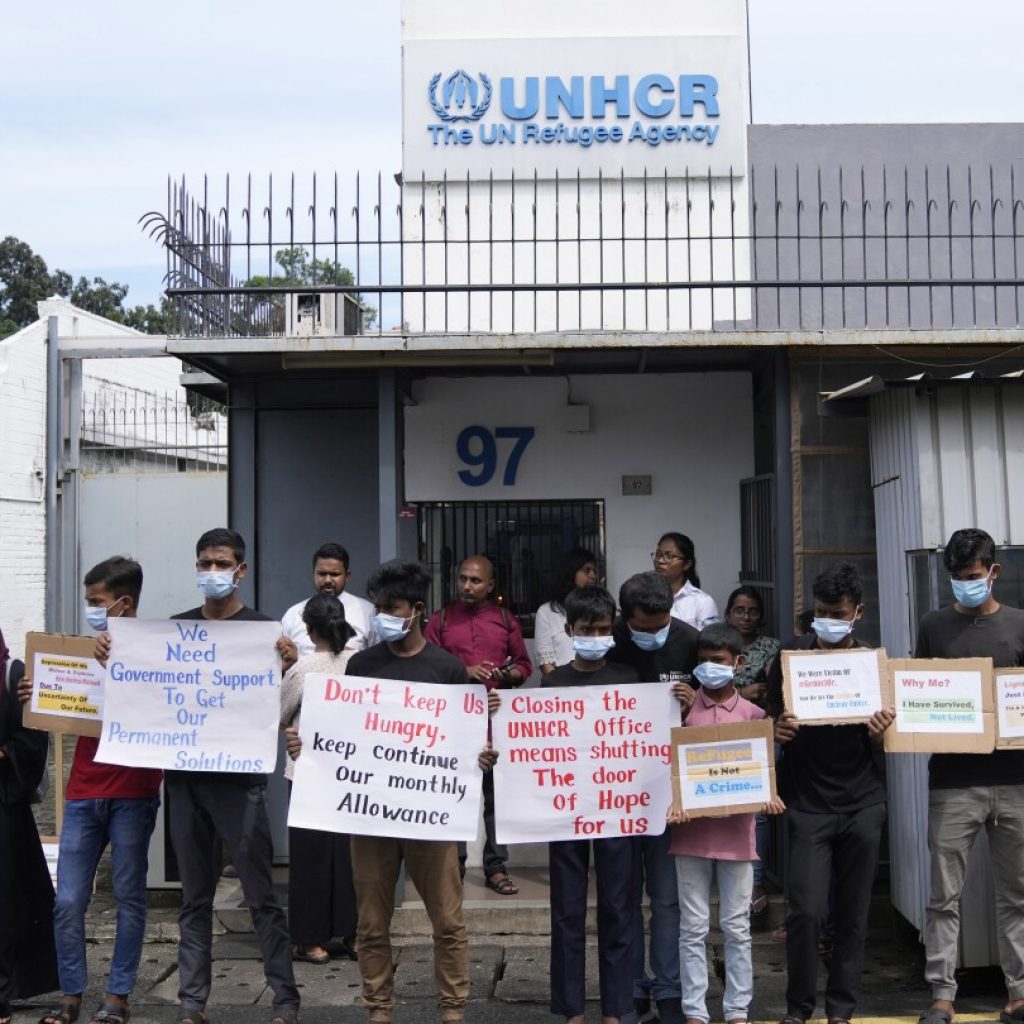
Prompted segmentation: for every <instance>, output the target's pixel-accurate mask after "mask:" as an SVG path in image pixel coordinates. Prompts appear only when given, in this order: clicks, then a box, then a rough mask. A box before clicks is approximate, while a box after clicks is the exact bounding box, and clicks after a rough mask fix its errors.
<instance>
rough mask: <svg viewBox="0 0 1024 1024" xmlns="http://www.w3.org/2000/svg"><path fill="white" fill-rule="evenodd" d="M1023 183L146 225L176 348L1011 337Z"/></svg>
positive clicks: (932, 176)
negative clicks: (321, 339) (630, 335)
mask: <svg viewBox="0 0 1024 1024" xmlns="http://www.w3.org/2000/svg"><path fill="white" fill-rule="evenodd" d="M1016 177H1017V174H1016V169H1015V167H1014V165H1012V164H1007V165H1005V166H998V167H997V166H995V165H985V166H984V167H976V166H973V165H963V166H957V167H953V166H950V165H945V166H943V167H941V168H937V167H936V166H935V165H922V166H920V167H916V168H902V169H900V170H899V171H898V172H896V171H893V170H891V169H890V168H888V167H886V166H880V167H874V168H866V167H860V168H858V169H854V170H853V171H848V170H847V169H846V168H844V167H839V168H833V169H830V170H829V171H827V172H823V171H822V170H821V169H820V168H818V169H816V170H814V172H813V173H808V171H807V170H806V168H804V169H803V170H801V167H800V166H796V167H794V168H792V169H790V170H787V171H785V172H783V171H782V170H781V169H780V168H779V167H777V166H773V167H767V168H766V167H759V166H756V165H755V166H752V167H751V168H750V169H749V170H748V171H747V172H746V174H745V175H743V176H736V175H733V176H730V177H723V178H713V177H697V176H691V175H685V176H683V177H668V176H667V175H662V176H660V177H659V176H646V175H645V176H643V177H642V178H625V177H624V176H620V177H618V178H607V177H598V178H596V179H584V178H582V177H580V176H575V177H571V178H566V177H562V178H555V179H553V180H541V179H539V178H538V177H536V176H535V177H532V178H527V179H523V178H514V177H513V178H511V179H508V180H496V179H494V178H489V179H487V180H484V181H470V180H468V179H465V180H459V181H453V180H443V181H440V182H428V181H426V180H423V179H421V180H417V181H403V180H402V179H401V177H400V176H399V175H396V176H395V178H394V181H392V180H391V179H390V178H385V176H383V175H382V174H380V173H378V174H376V175H375V176H374V177H373V178H372V179H371V180H370V182H369V185H367V181H366V179H364V178H362V177H360V176H357V177H356V179H355V181H354V183H353V185H352V187H351V188H345V187H343V185H342V183H341V182H340V181H339V178H338V176H337V175H334V176H333V178H331V179H329V182H328V186H327V188H326V189H325V188H324V187H323V183H322V181H321V180H320V179H318V178H317V177H316V176H313V177H312V178H311V179H310V181H309V182H308V183H307V184H306V185H305V186H302V185H300V184H299V183H297V181H296V179H295V177H294V176H292V178H291V179H290V180H289V181H288V183H287V185H286V187H285V188H284V189H283V190H282V189H281V188H280V187H279V185H277V184H276V183H275V181H274V179H273V178H269V179H267V181H266V183H265V186H263V187H259V188H258V187H257V186H256V184H255V183H254V180H253V178H252V177H251V176H250V177H249V178H247V179H246V181H245V187H244V189H243V194H242V196H241V199H240V200H239V198H238V195H237V191H234V192H233V190H232V186H231V181H230V179H226V180H225V183H224V188H223V191H222V192H221V193H219V194H218V195H217V196H216V198H215V197H214V196H213V195H212V190H211V187H210V183H209V182H208V181H207V180H206V179H204V181H203V185H202V191H201V194H198V195H196V194H193V193H192V192H191V191H190V189H189V188H188V186H187V184H186V183H185V182H184V181H181V182H171V183H169V186H168V197H167V211H166V213H159V214H158V213H150V214H147V215H145V216H144V217H143V218H142V223H143V224H144V226H145V227H146V228H147V230H149V231H150V232H151V234H153V236H154V237H156V238H158V239H159V240H160V241H161V242H162V244H163V245H164V247H165V249H166V253H167V274H166V284H167V294H168V296H169V298H170V299H171V302H172V305H173V308H174V317H173V333H175V334H178V335H182V336H187V337H194V336H227V337H246V336H257V337H259V336H274V335H291V334H325V335H331V334H335V335H337V334H344V335H358V334H369V333H374V334H380V333H397V334H405V335H410V334H420V333H471V334H472V333H489V334H493V333H523V332H549V331H550V332H563V333H568V332H574V331H617V330H621V331H644V332H679V331H702V330H707V331H722V330H730V331H736V330H751V331H766V330H782V331H785V330H819V329H832V328H835V329H842V328H845V329H856V328H902V327H906V328H936V329H943V328H955V327H1017V326H1021V298H1022V296H1021V289H1022V286H1024V280H1022V276H1021V261H1022V258H1024V252H1022V248H1021V247H1022V242H1024V237H1022V235H1024V217H1022V214H1024V198H1022V197H1020V196H1019V194H1018V185H1017V182H1016Z"/></svg>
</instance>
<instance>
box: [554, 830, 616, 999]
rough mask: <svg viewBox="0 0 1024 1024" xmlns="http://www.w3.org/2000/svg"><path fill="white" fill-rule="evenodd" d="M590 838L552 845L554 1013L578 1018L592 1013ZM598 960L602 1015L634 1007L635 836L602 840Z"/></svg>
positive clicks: (597, 843)
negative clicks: (588, 1010)
mask: <svg viewBox="0 0 1024 1024" xmlns="http://www.w3.org/2000/svg"><path fill="white" fill-rule="evenodd" d="M590 848H591V841H590V840H589V839H571V840H568V841H566V842H562V843H548V864H549V869H550V878H551V1012H552V1013H557V1014H560V1015H561V1016H563V1017H573V1016H575V1015H576V1014H578V1013H585V1012H586V1006H587V1002H586V967H587V935H586V926H587V883H588V880H589V877H590ZM593 848H594V868H595V869H596V871H597V885H596V888H597V962H598V971H599V975H600V989H601V1013H602V1014H603V1015H604V1016H606V1017H624V1016H625V1015H626V1014H627V1013H631V1012H632V1011H633V858H634V856H635V851H636V843H635V842H634V841H633V839H632V838H622V839H596V840H594V842H593Z"/></svg>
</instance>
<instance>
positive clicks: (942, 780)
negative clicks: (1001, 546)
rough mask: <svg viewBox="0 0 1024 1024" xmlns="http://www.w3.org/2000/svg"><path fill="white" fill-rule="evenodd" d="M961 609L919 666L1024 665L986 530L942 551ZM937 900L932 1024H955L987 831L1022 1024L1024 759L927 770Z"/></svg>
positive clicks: (942, 616) (944, 618)
mask: <svg viewBox="0 0 1024 1024" xmlns="http://www.w3.org/2000/svg"><path fill="white" fill-rule="evenodd" d="M943 562H944V564H945V566H946V569H947V571H948V572H949V575H950V581H951V583H952V587H953V596H954V598H955V603H954V604H952V605H950V606H949V607H946V608H941V609H939V610H938V611H932V612H928V614H927V615H925V616H924V618H923V619H921V623H920V626H919V627H918V632H917V648H916V650H915V651H914V656H915V657H917V658H979V657H980V658H991V659H992V663H993V665H994V666H995V667H996V668H1013V667H1016V666H1018V665H1024V611H1021V610H1020V609H1019V608H1011V607H1009V606H1007V605H1003V604H1000V603H999V602H998V601H996V599H995V597H994V596H993V594H992V584H993V583H994V582H995V581H996V579H997V578H998V577H999V570H1000V566H999V564H998V563H997V562H996V546H995V542H994V541H993V540H992V538H991V537H990V536H989V535H988V534H987V533H985V531H984V530H976V529H967V530H957V531H956V532H955V533H954V534H953V535H952V536H951V537H950V539H949V543H948V544H946V547H945V550H944V551H943ZM928 789H929V793H928V847H929V850H930V852H931V896H930V899H929V901H928V910H927V913H926V915H925V922H924V945H925V978H926V979H927V981H928V983H929V984H930V985H931V989H932V1004H931V1006H930V1007H929V1008H928V1009H927V1010H926V1011H925V1013H924V1014H923V1015H922V1020H924V1021H927V1024H948V1022H949V1021H950V1020H952V1017H953V1012H954V1011H953V1001H954V1000H955V999H956V990H957V985H956V977H955V973H954V972H955V970H956V965H957V946H958V940H959V936H960V897H961V894H962V893H963V886H964V875H965V874H966V870H967V857H968V855H969V854H970V852H971V847H972V846H973V845H974V840H975V838H976V836H977V834H978V832H979V831H980V830H981V829H982V828H984V829H985V830H986V831H987V832H988V841H989V851H990V859H991V863H992V870H993V874H994V875H995V888H996V932H997V934H998V936H999V960H1000V963H1001V965H1002V968H1003V974H1004V975H1005V978H1006V988H1007V994H1008V1002H1007V1003H1006V1006H1005V1007H1004V1009H1003V1012H1002V1015H1001V1019H1002V1020H1003V1021H1004V1022H1006V1024H1010V1022H1016V1021H1021V1020H1024V751H1019V750H997V751H995V752H994V753H991V754H933V755H932V758H931V761H930V762H929V764H928Z"/></svg>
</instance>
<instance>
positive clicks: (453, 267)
mask: <svg viewBox="0 0 1024 1024" xmlns="http://www.w3.org/2000/svg"><path fill="white" fill-rule="evenodd" d="M653 26H656V27H657V38H655V39H653V40H652V39H651V38H650V36H651V35H652V33H651V28H652V27H653ZM402 33H403V35H402V39H403V181H404V185H403V194H402V206H403V222H402V232H403V238H404V239H405V240H406V241H407V242H408V243H410V244H409V245H408V246H406V248H405V250H404V252H403V267H402V272H403V281H404V283H405V284H407V285H416V284H431V283H434V284H437V283H442V282H445V281H447V282H448V283H449V284H455V285H458V284H462V283H477V284H482V283H494V282H501V283H509V282H515V283H519V284H527V283H561V284H572V283H591V284H592V283H597V282H606V283H611V284H614V283H616V282H641V281H649V282H652V283H656V282H659V281H673V280H674V281H688V280H694V281H709V280H719V281H721V280H747V279H749V277H750V253H749V246H748V244H747V243H746V242H745V241H740V242H738V243H736V244H733V243H732V242H730V241H728V239H729V237H730V236H733V235H738V236H745V235H747V234H749V229H750V224H749V211H748V207H749V196H748V189H747V178H746V164H747V157H746V125H747V122H748V119H749V110H748V83H747V62H746V25H745V4H744V3H743V2H742V0H725V2H722V0H713V2H712V0H682V2H678V3H673V4H668V5H666V4H664V3H661V2H659V0H641V2H640V3H639V4H634V5H631V7H630V17H629V18H628V19H623V16H622V6H621V4H618V3H613V2H611V0H587V2H583V0H563V2H560V3H557V4H552V3H546V2H540V0H530V2H527V3H523V4H515V5H514V6H511V7H510V6H509V5H496V4H470V3H468V2H465V0H463V2H456V3H448V2H444V3H441V2H426V0H406V2H405V3H404V4H403V23H402ZM424 51H425V54H426V55H425V56H424ZM712 51H713V52H714V54H715V56H714V57H709V56H708V54H709V53H711V52H712ZM451 62H455V65H454V66H453V67H451V68H449V67H448V66H447V64H448V63H451ZM705 64H707V65H709V66H707V67H705ZM435 65H437V67H436V71H438V72H443V73H444V74H447V73H449V72H450V71H453V70H455V67H456V66H461V67H463V68H464V69H466V70H467V71H468V72H469V73H470V74H473V75H478V74H480V73H481V72H482V71H486V70H488V69H489V71H490V73H491V76H492V77H493V78H495V82H494V87H495V90H497V80H496V79H497V76H498V74H499V71H500V73H502V74H508V75H513V76H515V77H516V78H517V79H518V78H519V77H521V76H523V75H527V74H531V75H536V76H538V77H539V78H540V79H541V81H543V79H544V76H545V74H547V75H556V76H560V77H561V78H563V79H564V80H566V81H568V79H569V77H570V76H572V75H573V74H580V75H584V76H587V75H604V76H606V77H607V78H608V79H609V80H610V79H611V78H612V77H614V76H615V75H617V74H629V76H630V81H631V83H632V84H635V83H636V81H637V80H638V79H639V78H640V77H641V76H642V75H643V74H645V73H658V74H663V75H665V76H666V77H667V78H669V79H672V78H673V76H675V75H677V74H680V73H685V72H687V71H689V72H695V73H696V72H698V71H699V72H700V73H704V72H714V74H715V75H716V77H717V78H718V82H719V97H720V100H721V105H720V116H719V117H716V118H709V119H708V120H709V121H714V122H715V123H716V124H717V126H718V127H719V128H720V129H721V132H720V135H719V137H718V139H717V140H716V145H715V146H705V145H703V144H697V143H693V142H687V143H678V142H676V143H670V142H664V143H662V144H661V145H659V146H657V147H649V146H646V145H643V144H640V143H634V144H631V146H627V145H626V144H625V143H619V144H617V146H611V145H607V144H605V145H593V146H591V147H589V148H587V149H581V148H580V147H579V146H578V145H547V146H536V145H534V146H533V147H532V148H529V149H524V148H523V147H522V146H521V145H517V146H516V147H510V146H505V147H501V146H497V145H492V146H486V147H484V146H481V145H480V144H479V143H475V144H474V145H473V146H467V147H462V148H456V149H452V148H446V149H445V150H444V152H443V153H441V154H440V157H439V154H438V153H437V152H433V151H432V148H431V147H424V145H423V144H422V136H423V135H424V132H425V131H426V125H427V122H428V121H431V120H435V119H436V118H434V117H433V115H432V114H431V113H430V108H429V104H428V101H427V83H428V81H429V75H428V72H429V71H430V70H431V69H434V68H435ZM442 65H443V66H442ZM496 69H499V70H496ZM496 104H497V98H495V99H494V100H492V112H493V110H494V109H495V107H496ZM542 106H543V100H542ZM697 109H699V108H697ZM488 116H490V114H489V115H488ZM617 120H620V121H621V124H622V125H623V126H626V127H628V125H629V124H631V123H633V114H631V116H630V117H629V118H625V119H616V118H615V117H610V118H609V119H608V120H607V121H604V120H600V121H593V124H611V123H613V122H616V121H617ZM665 120H666V121H669V122H672V123H677V122H678V121H679V120H680V119H679V118H678V117H672V116H669V117H667V118H665ZM536 121H537V122H538V123H540V122H543V123H549V122H548V121H547V120H546V119H545V118H543V117H542V116H538V118H536ZM588 123H590V122H589V120H588ZM482 124H483V122H480V123H479V124H474V125H473V127H474V129H475V128H478V127H480V125H482ZM519 127H522V125H521V124H520V125H519ZM723 140H728V141H723ZM638 146H639V151H638V149H637V147H638ZM631 147H632V148H631ZM434 149H436V147H434ZM513 149H514V150H515V152H514V154H513ZM524 161H525V162H524ZM535 169H536V174H537V178H536V180H535V178H534V173H535ZM644 169H646V173H647V176H646V179H645V176H644ZM513 172H514V175H515V178H516V180H515V182H514V183H513V182H512V181H511V180H510V178H511V175H512V174H513ZM492 174H493V179H494V180H493V181H492V180H489V179H490V176H491V175H492ZM556 174H557V181H556ZM687 175H689V176H690V181H689V184H687V182H686V181H685V180H684V179H685V178H686V176H687ZM599 176H600V178H601V179H602V180H600V181H599ZM578 178H579V180H577V179H578ZM556 199H557V200H558V203H557V206H556ZM580 237H582V238H585V239H587V240H588V241H586V242H584V243H583V244H582V245H580V244H578V243H577V242H576V241H575V239H577V238H580ZM624 238H625V239H627V241H623V239H624ZM535 239H536V240H539V241H538V242H537V244H534V240H535ZM666 239H671V241H666ZM713 295H714V297H713V300H712V292H711V291H710V290H707V289H700V290H695V291H694V292H693V293H692V294H691V293H689V292H686V291H680V290H676V291H675V292H674V293H672V294H670V295H667V294H666V293H665V292H657V291H651V292H646V291H639V290H638V291H632V292H625V293H624V292H621V291H620V292H615V291H614V290H609V291H605V292H603V294H598V293H595V292H591V293H582V294H581V293H580V292H572V291H559V292H557V293H556V292H548V293H542V294H538V295H536V296H535V295H534V294H531V293H528V292H523V293H520V294H518V295H516V296H513V295H512V293H510V292H507V291H506V292H500V291H497V292H482V293H478V294H476V295H474V296H472V297H469V296H467V295H466V294H463V295H458V294H454V295H451V294H448V295H441V294H437V295H428V296H426V299H425V301H423V300H422V297H421V296H417V295H415V294H414V293H409V294H408V295H407V296H406V301H405V309H404V316H405V320H406V327H407V328H408V329H409V330H411V331H414V332H421V331H432V332H446V333H462V332H487V331H494V332H499V333H503V332H509V331H517V332H522V331H535V332H556V331H559V332H560V331H585V330H634V331H635V330H644V331H666V330H680V331H682V330H697V329H707V328H710V327H711V326H712V324H713V323H714V322H715V321H720V320H732V319H738V320H741V321H742V320H744V319H746V318H748V317H749V315H750V296H749V293H748V292H747V291H746V290H744V289H737V290H735V291H733V290H716V291H715V292H714V293H713Z"/></svg>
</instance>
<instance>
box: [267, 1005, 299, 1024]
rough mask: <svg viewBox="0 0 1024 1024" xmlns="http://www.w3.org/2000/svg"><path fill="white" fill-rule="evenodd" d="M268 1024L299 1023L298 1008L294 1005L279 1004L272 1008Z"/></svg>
mask: <svg viewBox="0 0 1024 1024" xmlns="http://www.w3.org/2000/svg"><path fill="white" fill-rule="evenodd" d="M270 1024H299V1008H298V1006H295V1005H289V1006H281V1007H278V1008H277V1009H275V1010H274V1016H273V1017H271V1018H270Z"/></svg>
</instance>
